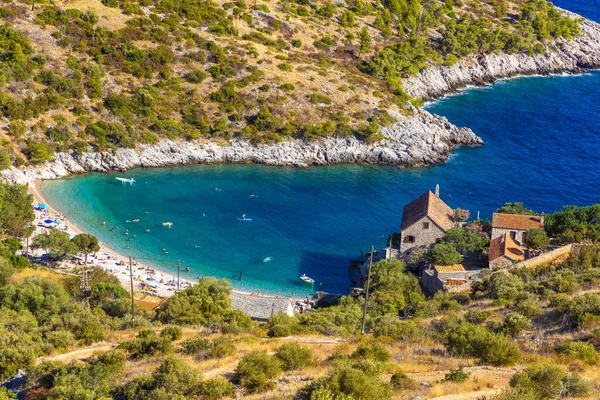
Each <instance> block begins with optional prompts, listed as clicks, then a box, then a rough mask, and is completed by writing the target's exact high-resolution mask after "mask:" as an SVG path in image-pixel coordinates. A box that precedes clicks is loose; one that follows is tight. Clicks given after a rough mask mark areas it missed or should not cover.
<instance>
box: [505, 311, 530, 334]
mask: <svg viewBox="0 0 600 400" xmlns="http://www.w3.org/2000/svg"><path fill="white" fill-rule="evenodd" d="M531 326H532V324H531V320H530V319H529V318H527V317H526V316H524V315H521V314H519V313H517V312H513V313H508V314H506V316H505V317H504V321H503V322H502V327H501V328H500V331H501V332H503V333H506V334H507V335H510V336H513V337H514V336H517V335H518V334H519V333H521V332H523V331H524V330H527V329H530V328H531Z"/></svg>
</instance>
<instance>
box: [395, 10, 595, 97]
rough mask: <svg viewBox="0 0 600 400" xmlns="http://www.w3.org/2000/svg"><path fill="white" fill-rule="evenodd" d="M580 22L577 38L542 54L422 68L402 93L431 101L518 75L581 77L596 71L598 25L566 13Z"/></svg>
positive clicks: (479, 57) (485, 56) (482, 56)
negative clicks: (567, 74) (468, 87)
mask: <svg viewBox="0 0 600 400" xmlns="http://www.w3.org/2000/svg"><path fill="white" fill-rule="evenodd" d="M561 11H562V12H563V13H565V14H567V15H569V16H570V17H571V18H580V19H581V22H580V24H579V25H580V27H581V35H580V36H579V37H577V38H575V39H573V40H564V39H559V40H557V41H555V42H554V43H553V45H552V46H548V48H551V49H552V50H551V51H547V52H546V53H543V54H535V55H533V56H532V55H528V54H479V55H474V56H471V57H468V58H466V59H462V60H460V61H458V62H457V63H456V64H454V65H452V66H436V67H431V68H426V69H424V70H422V71H421V72H419V73H418V74H417V75H415V76H413V77H410V78H406V79H403V81H402V83H403V85H404V89H405V90H406V92H407V93H408V94H410V95H411V96H414V97H417V98H419V97H421V98H423V99H424V100H428V101H430V100H435V99H438V98H440V97H442V96H445V95H448V94H451V93H455V92H456V91H457V90H459V89H462V88H465V87H467V86H485V85H489V84H491V83H494V82H495V81H497V80H499V79H504V78H512V77H515V76H522V75H550V74H560V73H582V72H585V71H586V70H589V69H597V68H600V24H598V23H596V22H593V21H590V20H587V19H584V18H582V17H581V16H579V15H577V14H574V13H572V12H570V11H567V10H561Z"/></svg>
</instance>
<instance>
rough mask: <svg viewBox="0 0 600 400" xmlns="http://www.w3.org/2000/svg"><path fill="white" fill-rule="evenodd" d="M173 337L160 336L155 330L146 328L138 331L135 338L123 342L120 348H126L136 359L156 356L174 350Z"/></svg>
mask: <svg viewBox="0 0 600 400" xmlns="http://www.w3.org/2000/svg"><path fill="white" fill-rule="evenodd" d="M171 342H172V341H171V338H170V337H167V336H166V335H165V336H158V335H157V334H156V333H154V331H153V330H150V329H144V330H142V331H140V332H138V334H137V336H136V338H135V339H133V340H130V341H127V342H121V343H120V344H119V346H118V348H119V349H123V350H126V351H127V352H128V353H129V354H130V355H131V357H133V358H134V359H142V358H146V357H155V356H158V355H163V354H167V353H169V352H171V351H172V349H173V347H172V345H171Z"/></svg>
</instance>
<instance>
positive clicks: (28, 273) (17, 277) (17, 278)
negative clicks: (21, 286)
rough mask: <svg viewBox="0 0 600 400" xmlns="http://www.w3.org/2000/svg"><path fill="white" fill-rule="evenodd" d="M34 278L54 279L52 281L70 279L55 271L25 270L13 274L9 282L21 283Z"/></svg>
mask: <svg viewBox="0 0 600 400" xmlns="http://www.w3.org/2000/svg"><path fill="white" fill-rule="evenodd" d="M32 276H37V277H40V278H52V279H58V280H63V279H67V278H68V275H65V274H59V273H56V272H54V271H51V270H47V269H44V268H25V269H23V270H20V271H17V272H16V273H15V274H13V275H12V276H11V277H10V279H9V280H8V281H9V283H21V282H23V281H24V280H25V279H27V278H30V277H32Z"/></svg>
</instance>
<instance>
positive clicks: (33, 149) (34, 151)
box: [23, 140, 54, 164]
mask: <svg viewBox="0 0 600 400" xmlns="http://www.w3.org/2000/svg"><path fill="white" fill-rule="evenodd" d="M23 152H24V153H25V155H26V156H27V157H28V158H29V161H31V162H32V163H33V164H41V163H44V162H46V161H50V160H52V159H53V158H54V155H53V153H52V150H51V149H50V147H49V146H48V145H46V144H45V143H42V142H37V141H34V140H32V141H30V142H29V143H28V144H27V147H25V149H24V151H23Z"/></svg>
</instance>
